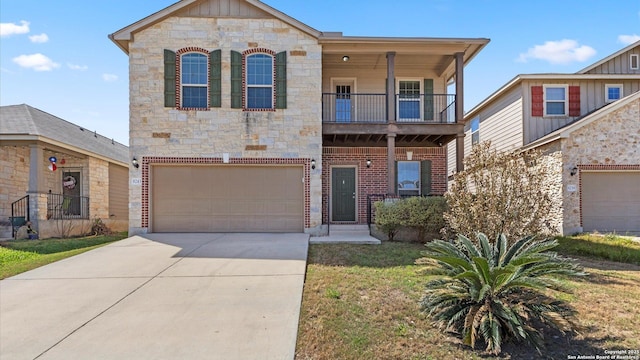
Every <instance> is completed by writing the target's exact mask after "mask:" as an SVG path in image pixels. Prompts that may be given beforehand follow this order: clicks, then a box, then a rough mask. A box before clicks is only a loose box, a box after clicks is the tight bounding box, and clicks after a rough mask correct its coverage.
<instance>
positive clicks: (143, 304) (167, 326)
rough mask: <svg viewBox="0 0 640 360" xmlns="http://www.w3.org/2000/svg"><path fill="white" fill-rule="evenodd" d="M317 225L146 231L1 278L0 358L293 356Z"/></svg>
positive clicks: (242, 357)
mask: <svg viewBox="0 0 640 360" xmlns="http://www.w3.org/2000/svg"><path fill="white" fill-rule="evenodd" d="M308 243H309V237H308V235H304V234H149V235H145V236H134V237H130V238H127V239H124V240H122V241H118V242H116V243H113V244H110V245H108V246H105V247H102V248H99V249H96V250H93V251H90V252H86V253H84V254H81V255H78V256H75V257H72V258H68V259H65V260H62V261H59V262H57V263H54V264H50V265H47V266H43V267H41V268H38V269H35V270H32V271H29V272H26V273H23V274H20V275H18V276H15V277H12V278H9V279H5V280H2V281H0V359H3V360H5V359H7V360H8V359H36V358H37V359H119V360H120V359H225V360H228V359H278V360H280V359H293V357H294V354H295V344H296V335H297V329H298V318H299V313H300V303H301V300H302V287H303V283H304V276H305V269H306V259H307V250H308Z"/></svg>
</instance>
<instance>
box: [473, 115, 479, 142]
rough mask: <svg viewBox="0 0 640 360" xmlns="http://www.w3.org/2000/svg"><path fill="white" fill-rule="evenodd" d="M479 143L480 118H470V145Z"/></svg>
mask: <svg viewBox="0 0 640 360" xmlns="http://www.w3.org/2000/svg"><path fill="white" fill-rule="evenodd" d="M478 143H480V118H479V117H476V118H474V119H473V120H471V145H476V144H478Z"/></svg>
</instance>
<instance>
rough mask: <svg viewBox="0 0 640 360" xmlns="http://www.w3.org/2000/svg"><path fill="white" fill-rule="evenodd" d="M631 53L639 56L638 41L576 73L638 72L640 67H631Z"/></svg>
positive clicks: (639, 47)
mask: <svg viewBox="0 0 640 360" xmlns="http://www.w3.org/2000/svg"><path fill="white" fill-rule="evenodd" d="M632 55H635V56H636V57H640V41H638V42H636V43H635V44H632V45H630V46H627V47H626V48H624V49H622V50H620V51H618V52H616V53H614V54H612V55H610V56H608V57H606V58H604V59H602V60H600V61H598V62H596V63H594V64H592V65H590V66H589V67H587V68H585V69H582V70H581V71H579V72H578V74H640V68H637V69H632V68H631V57H632ZM638 61H640V60H638Z"/></svg>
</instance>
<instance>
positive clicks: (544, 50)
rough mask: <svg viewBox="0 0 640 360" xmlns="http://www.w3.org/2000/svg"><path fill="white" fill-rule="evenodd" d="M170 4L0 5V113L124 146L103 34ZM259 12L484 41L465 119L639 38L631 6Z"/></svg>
mask: <svg viewBox="0 0 640 360" xmlns="http://www.w3.org/2000/svg"><path fill="white" fill-rule="evenodd" d="M174 2H175V1H174V0H91V1H80V0H55V1H53V0H47V1H43V0H1V1H0V23H1V29H0V36H1V37H0V104H1V105H13V104H22V103H26V104H29V105H31V106H34V107H37V108H39V109H41V110H43V111H46V112H49V113H51V114H53V115H56V116H58V117H60V118H63V119H65V120H68V121H71V122H73V123H76V124H78V125H80V126H83V127H85V128H87V129H90V130H96V131H97V132H98V133H100V134H103V135H105V136H107V137H110V138H114V139H115V140H116V141H119V142H121V143H124V144H128V121H129V98H128V96H129V95H128V86H129V85H128V58H127V56H126V55H125V54H124V53H123V52H122V51H121V50H120V49H119V48H118V47H116V45H115V44H114V43H112V42H111V41H110V40H109V39H108V38H107V35H108V34H111V33H113V32H115V31H117V30H119V29H121V28H123V27H125V26H127V25H129V24H131V23H134V22H136V21H137V20H140V19H142V18H144V17H146V16H148V15H150V14H152V13H154V12H156V11H158V10H161V9H163V8H165V7H167V6H169V5H171V4H173V3H174ZM263 2H265V3H266V4H268V5H270V6H272V7H274V8H276V9H278V10H280V11H282V12H284V13H286V14H287V15H289V16H292V17H294V18H296V19H298V20H299V21H302V22H303V23H305V24H307V25H309V26H311V27H313V28H315V29H317V30H320V31H342V32H343V33H344V35H352V36H407V37H465V38H475V37H483V38H489V39H491V42H490V43H489V45H488V46H487V47H485V49H484V50H483V51H482V52H481V53H480V54H479V55H478V56H477V57H476V58H475V59H474V60H473V61H472V62H471V63H470V64H469V65H468V66H467V67H466V68H465V108H466V109H467V110H468V109H471V108H472V107H473V106H475V105H476V104H477V103H479V102H480V101H482V100H483V99H484V98H486V97H487V96H488V95H490V94H491V93H492V92H494V91H495V90H497V89H498V88H499V87H501V86H502V85H504V84H505V83H506V82H507V81H509V80H510V79H511V78H513V77H514V76H516V75H517V74H529V73H573V72H576V71H579V70H581V69H582V68H584V67H586V66H588V65H590V64H592V63H594V62H596V61H598V60H600V59H602V58H604V57H606V56H608V55H610V54H611V53H614V52H616V51H618V50H620V49H622V48H623V47H625V46H627V45H628V44H630V43H632V42H634V41H637V40H640V1H638V0H624V1H621V2H616V3H615V5H613V6H610V5H609V4H611V2H608V1H602V0H562V1H557V0H536V1H525V0H512V1H498V0H406V1H383V0H367V1H366V2H365V1H344V0H322V1H320V0H263ZM365 4H366V5H365Z"/></svg>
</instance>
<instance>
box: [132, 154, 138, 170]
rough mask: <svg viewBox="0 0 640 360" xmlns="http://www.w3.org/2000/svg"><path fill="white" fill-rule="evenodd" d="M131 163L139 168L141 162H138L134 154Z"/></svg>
mask: <svg viewBox="0 0 640 360" xmlns="http://www.w3.org/2000/svg"><path fill="white" fill-rule="evenodd" d="M131 164H132V165H133V167H134V168H136V169H137V168H139V167H140V164H139V163H138V159H136V157H135V156H134V157H133V159H132V160H131Z"/></svg>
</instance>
